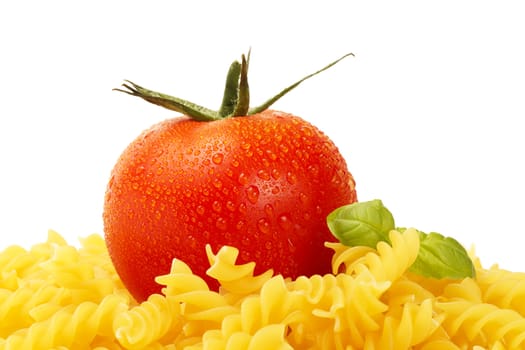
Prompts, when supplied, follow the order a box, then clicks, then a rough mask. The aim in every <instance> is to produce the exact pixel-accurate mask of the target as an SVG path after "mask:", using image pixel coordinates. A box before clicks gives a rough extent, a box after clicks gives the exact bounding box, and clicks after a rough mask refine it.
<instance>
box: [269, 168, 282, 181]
mask: <svg viewBox="0 0 525 350" xmlns="http://www.w3.org/2000/svg"><path fill="white" fill-rule="evenodd" d="M271 174H272V177H273V178H274V179H275V180H277V179H278V178H279V177H280V176H281V173H280V172H279V170H277V169H272V171H271Z"/></svg>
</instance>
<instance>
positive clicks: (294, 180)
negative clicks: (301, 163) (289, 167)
mask: <svg viewBox="0 0 525 350" xmlns="http://www.w3.org/2000/svg"><path fill="white" fill-rule="evenodd" d="M286 181H288V183H289V184H290V185H295V184H296V183H297V175H295V174H294V173H292V172H288V173H286Z"/></svg>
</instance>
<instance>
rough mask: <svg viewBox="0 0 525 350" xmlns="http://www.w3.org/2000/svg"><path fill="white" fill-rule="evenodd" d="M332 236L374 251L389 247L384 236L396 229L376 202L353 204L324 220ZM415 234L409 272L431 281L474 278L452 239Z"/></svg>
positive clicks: (464, 255)
mask: <svg viewBox="0 0 525 350" xmlns="http://www.w3.org/2000/svg"><path fill="white" fill-rule="evenodd" d="M327 224H328V228H329V229H330V231H331V232H332V234H333V235H334V236H335V237H336V238H337V239H338V240H339V241H340V242H341V243H342V244H344V245H347V246H360V245H361V246H368V247H372V248H375V247H376V245H377V243H379V242H381V241H384V242H387V243H389V244H390V239H389V237H388V234H389V232H390V231H391V230H394V229H397V230H398V231H400V232H403V231H404V230H405V229H404V228H396V226H395V223H394V217H393V216H392V213H391V212H390V211H389V210H388V209H387V208H386V207H385V206H384V205H383V202H381V200H379V199H375V200H372V201H368V202H356V203H353V204H349V205H345V206H342V207H340V208H337V209H336V210H334V211H333V212H331V213H330V214H329V215H328V217H327ZM418 233H419V240H420V245H419V252H418V256H417V258H416V260H415V261H414V263H413V264H412V266H411V267H410V271H411V272H413V273H416V274H419V275H422V276H425V277H431V278H453V279H461V278H465V277H474V276H475V269H474V264H473V262H472V260H471V259H470V257H469V256H468V253H467V251H466V250H465V248H464V247H463V246H462V245H461V244H460V243H459V242H458V241H457V240H455V239H454V238H451V237H445V236H443V235H441V234H439V233H436V232H431V233H424V232H421V231H418Z"/></svg>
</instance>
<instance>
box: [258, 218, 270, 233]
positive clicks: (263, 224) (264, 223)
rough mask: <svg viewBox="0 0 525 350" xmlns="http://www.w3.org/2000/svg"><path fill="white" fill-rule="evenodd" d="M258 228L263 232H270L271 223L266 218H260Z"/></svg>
mask: <svg viewBox="0 0 525 350" xmlns="http://www.w3.org/2000/svg"><path fill="white" fill-rule="evenodd" d="M257 228H258V229H259V231H260V232H261V233H264V234H268V233H270V223H269V222H268V220H266V219H259V221H257Z"/></svg>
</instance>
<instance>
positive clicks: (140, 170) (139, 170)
mask: <svg viewBox="0 0 525 350" xmlns="http://www.w3.org/2000/svg"><path fill="white" fill-rule="evenodd" d="M144 170H146V168H145V167H144V165H139V166H137V167H136V168H135V175H140V174H142V173H143V172H144Z"/></svg>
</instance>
